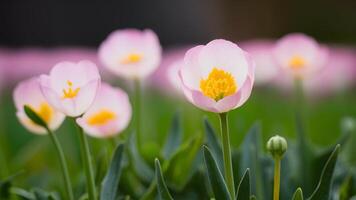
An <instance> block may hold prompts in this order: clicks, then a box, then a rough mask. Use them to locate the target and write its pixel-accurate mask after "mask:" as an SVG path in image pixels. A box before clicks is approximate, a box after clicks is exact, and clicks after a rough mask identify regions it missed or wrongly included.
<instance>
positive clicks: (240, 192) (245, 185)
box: [236, 169, 251, 200]
mask: <svg viewBox="0 0 356 200" xmlns="http://www.w3.org/2000/svg"><path fill="white" fill-rule="evenodd" d="M236 194H237V195H236V200H249V199H250V196H251V186H250V169H247V170H246V171H245V173H244V175H243V176H242V178H241V180H240V183H239V186H238V187H237V192H236Z"/></svg>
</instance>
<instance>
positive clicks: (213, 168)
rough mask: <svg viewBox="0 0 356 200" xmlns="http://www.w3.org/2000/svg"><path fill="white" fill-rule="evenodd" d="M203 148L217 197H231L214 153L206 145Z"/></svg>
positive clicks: (211, 183)
mask: <svg viewBox="0 0 356 200" xmlns="http://www.w3.org/2000/svg"><path fill="white" fill-rule="evenodd" d="M203 149H204V150H203V152H204V160H205V165H206V169H207V174H208V177H209V182H210V185H211V187H212V189H213V192H214V196H215V199H217V200H219V199H231V197H230V194H229V191H228V189H227V185H226V183H225V180H224V177H223V175H222V174H221V172H220V170H219V168H218V166H217V164H216V161H215V159H214V157H213V155H212V153H211V152H210V150H209V148H208V147H206V146H204V147H203Z"/></svg>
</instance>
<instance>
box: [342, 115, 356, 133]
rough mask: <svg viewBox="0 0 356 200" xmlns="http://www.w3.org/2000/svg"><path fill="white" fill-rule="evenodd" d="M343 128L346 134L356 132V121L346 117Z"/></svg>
mask: <svg viewBox="0 0 356 200" xmlns="http://www.w3.org/2000/svg"><path fill="white" fill-rule="evenodd" d="M341 128H342V129H343V130H344V131H345V132H352V131H355V130H356V120H355V119H353V118H352V117H346V118H344V119H343V120H342V121H341Z"/></svg>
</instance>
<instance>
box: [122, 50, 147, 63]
mask: <svg viewBox="0 0 356 200" xmlns="http://www.w3.org/2000/svg"><path fill="white" fill-rule="evenodd" d="M141 60H142V55H141V54H138V53H131V54H129V55H128V56H127V57H126V58H124V59H123V60H122V61H121V64H135V63H138V62H140V61H141Z"/></svg>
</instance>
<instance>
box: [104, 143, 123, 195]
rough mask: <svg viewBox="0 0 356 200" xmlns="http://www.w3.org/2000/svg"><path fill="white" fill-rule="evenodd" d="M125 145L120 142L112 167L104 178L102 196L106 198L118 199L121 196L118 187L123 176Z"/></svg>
mask: <svg viewBox="0 0 356 200" xmlns="http://www.w3.org/2000/svg"><path fill="white" fill-rule="evenodd" d="M123 151H124V145H123V144H119V145H118V146H117V148H116V150H115V153H114V156H113V158H112V161H111V164H110V168H109V170H108V172H107V174H106V176H105V178H104V180H103V183H102V188H101V193H100V198H101V199H105V200H116V199H117V197H118V196H119V194H118V188H119V181H120V176H121V168H122V166H121V162H122V157H123Z"/></svg>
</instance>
